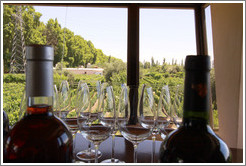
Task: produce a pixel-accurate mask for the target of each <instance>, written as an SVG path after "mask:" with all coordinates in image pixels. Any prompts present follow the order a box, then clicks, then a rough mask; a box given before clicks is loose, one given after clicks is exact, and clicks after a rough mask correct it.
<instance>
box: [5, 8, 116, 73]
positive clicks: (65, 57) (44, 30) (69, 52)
mask: <svg viewBox="0 0 246 166" xmlns="http://www.w3.org/2000/svg"><path fill="white" fill-rule="evenodd" d="M15 14H16V6H15V5H4V12H3V60H4V71H5V72H8V71H9V69H10V59H11V50H12V44H13V36H14V27H15V23H14V19H13V16H14V15H15ZM41 17H42V14H41V13H39V12H36V11H35V9H34V7H33V6H29V5H28V6H22V18H23V21H24V23H23V33H24V38H25V45H30V44H44V45H52V46H53V48H54V54H55V56H54V66H55V65H56V64H57V63H58V62H61V61H63V62H64V63H65V64H66V65H67V67H78V66H82V65H83V66H84V67H87V64H88V63H90V64H98V65H102V64H104V63H105V62H108V60H109V56H107V55H105V54H104V53H103V52H102V50H100V49H96V48H95V47H94V44H93V43H92V42H91V41H86V40H84V38H83V37H81V36H79V35H74V33H73V32H72V31H70V30H69V29H67V28H61V25H60V24H59V22H58V20H57V19H55V20H54V19H49V20H48V22H47V23H43V22H41V21H40V18H41ZM115 60H116V58H114V57H112V58H110V61H115Z"/></svg>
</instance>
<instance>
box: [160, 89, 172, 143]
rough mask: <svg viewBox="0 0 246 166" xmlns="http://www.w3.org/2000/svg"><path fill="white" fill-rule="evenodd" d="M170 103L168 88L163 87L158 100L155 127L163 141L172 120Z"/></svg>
mask: <svg viewBox="0 0 246 166" xmlns="http://www.w3.org/2000/svg"><path fill="white" fill-rule="evenodd" d="M171 109H172V103H171V97H170V91H169V86H168V85H164V86H163V87H162V89H161V95H160V98H159V103H158V109H157V125H158V128H159V131H160V133H161V137H162V139H163V140H164V139H165V137H166V135H167V131H166V129H167V128H168V127H169V124H170V122H171V118H172V112H171Z"/></svg>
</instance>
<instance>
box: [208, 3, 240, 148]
mask: <svg viewBox="0 0 246 166" xmlns="http://www.w3.org/2000/svg"><path fill="white" fill-rule="evenodd" d="M211 17H212V31H213V48H214V65H215V81H216V95H217V105H218V113H219V131H218V135H219V136H220V137H221V138H222V139H223V140H224V141H225V142H226V143H227V144H228V145H229V147H232V148H243V147H242V145H243V143H242V141H243V139H242V133H243V126H242V122H243V116H242V112H243V110H242V106H241V105H242V101H241V100H242V95H240V94H241V93H240V91H242V79H241V77H242V74H241V72H242V67H241V64H242V63H241V61H242V47H243V4H242V3H241V4H239V3H226V4H224V3H213V4H211Z"/></svg>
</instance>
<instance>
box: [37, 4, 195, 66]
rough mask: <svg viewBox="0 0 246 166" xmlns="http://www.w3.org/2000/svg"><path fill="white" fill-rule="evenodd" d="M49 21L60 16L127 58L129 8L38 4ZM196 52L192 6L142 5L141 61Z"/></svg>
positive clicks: (108, 50)
mask: <svg viewBox="0 0 246 166" xmlns="http://www.w3.org/2000/svg"><path fill="white" fill-rule="evenodd" d="M35 10H36V11H37V12H40V13H42V16H41V18H40V20H41V21H43V22H44V23H47V21H48V20H49V19H50V18H53V19H55V18H57V19H58V22H59V23H60V24H61V26H62V28H63V27H66V28H68V29H70V30H71V31H73V32H74V33H75V34H76V35H81V36H82V37H84V39H85V40H91V41H92V42H93V44H94V46H95V47H96V48H99V49H102V51H103V52H104V53H105V54H106V55H111V56H114V57H117V58H120V59H122V60H123V61H125V62H126V60H127V9H126V8H89V7H47V6H45V7H44V6H35ZM195 54H196V44H195V24H194V11H193V10H184V9H181V10H170V9H140V61H141V62H143V61H150V59H151V57H152V56H153V57H154V59H155V60H158V61H159V62H160V63H162V60H163V58H164V57H165V58H166V61H167V62H171V61H172V59H173V58H174V59H177V61H178V63H179V62H181V59H185V56H186V55H195Z"/></svg>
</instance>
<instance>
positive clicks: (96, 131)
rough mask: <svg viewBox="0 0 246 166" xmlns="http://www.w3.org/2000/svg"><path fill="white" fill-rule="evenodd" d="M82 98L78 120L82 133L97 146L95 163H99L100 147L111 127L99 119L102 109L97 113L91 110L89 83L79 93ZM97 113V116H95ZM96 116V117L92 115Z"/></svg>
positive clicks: (78, 109) (108, 134)
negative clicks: (104, 124)
mask: <svg viewBox="0 0 246 166" xmlns="http://www.w3.org/2000/svg"><path fill="white" fill-rule="evenodd" d="M79 96H80V97H81V98H82V99H81V101H83V102H82V104H80V105H79V107H78V108H77V115H78V118H77V122H78V125H79V129H80V132H81V134H82V135H83V136H84V137H85V138H86V139H88V140H89V141H91V142H92V143H93V144H94V147H95V152H96V154H95V155H96V156H95V163H98V149H99V146H100V144H101V142H103V141H104V140H106V139H107V138H108V137H109V136H110V131H111V130H110V127H109V126H103V125H102V124H101V122H100V120H99V115H100V110H97V112H96V113H97V114H92V112H91V102H90V92H89V88H88V86H87V84H85V85H84V87H83V89H82V91H81V94H80V95H79ZM99 99H100V100H99V108H100V103H101V100H102V95H100V98H99ZM94 115H95V116H94ZM92 116H94V117H92Z"/></svg>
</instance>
